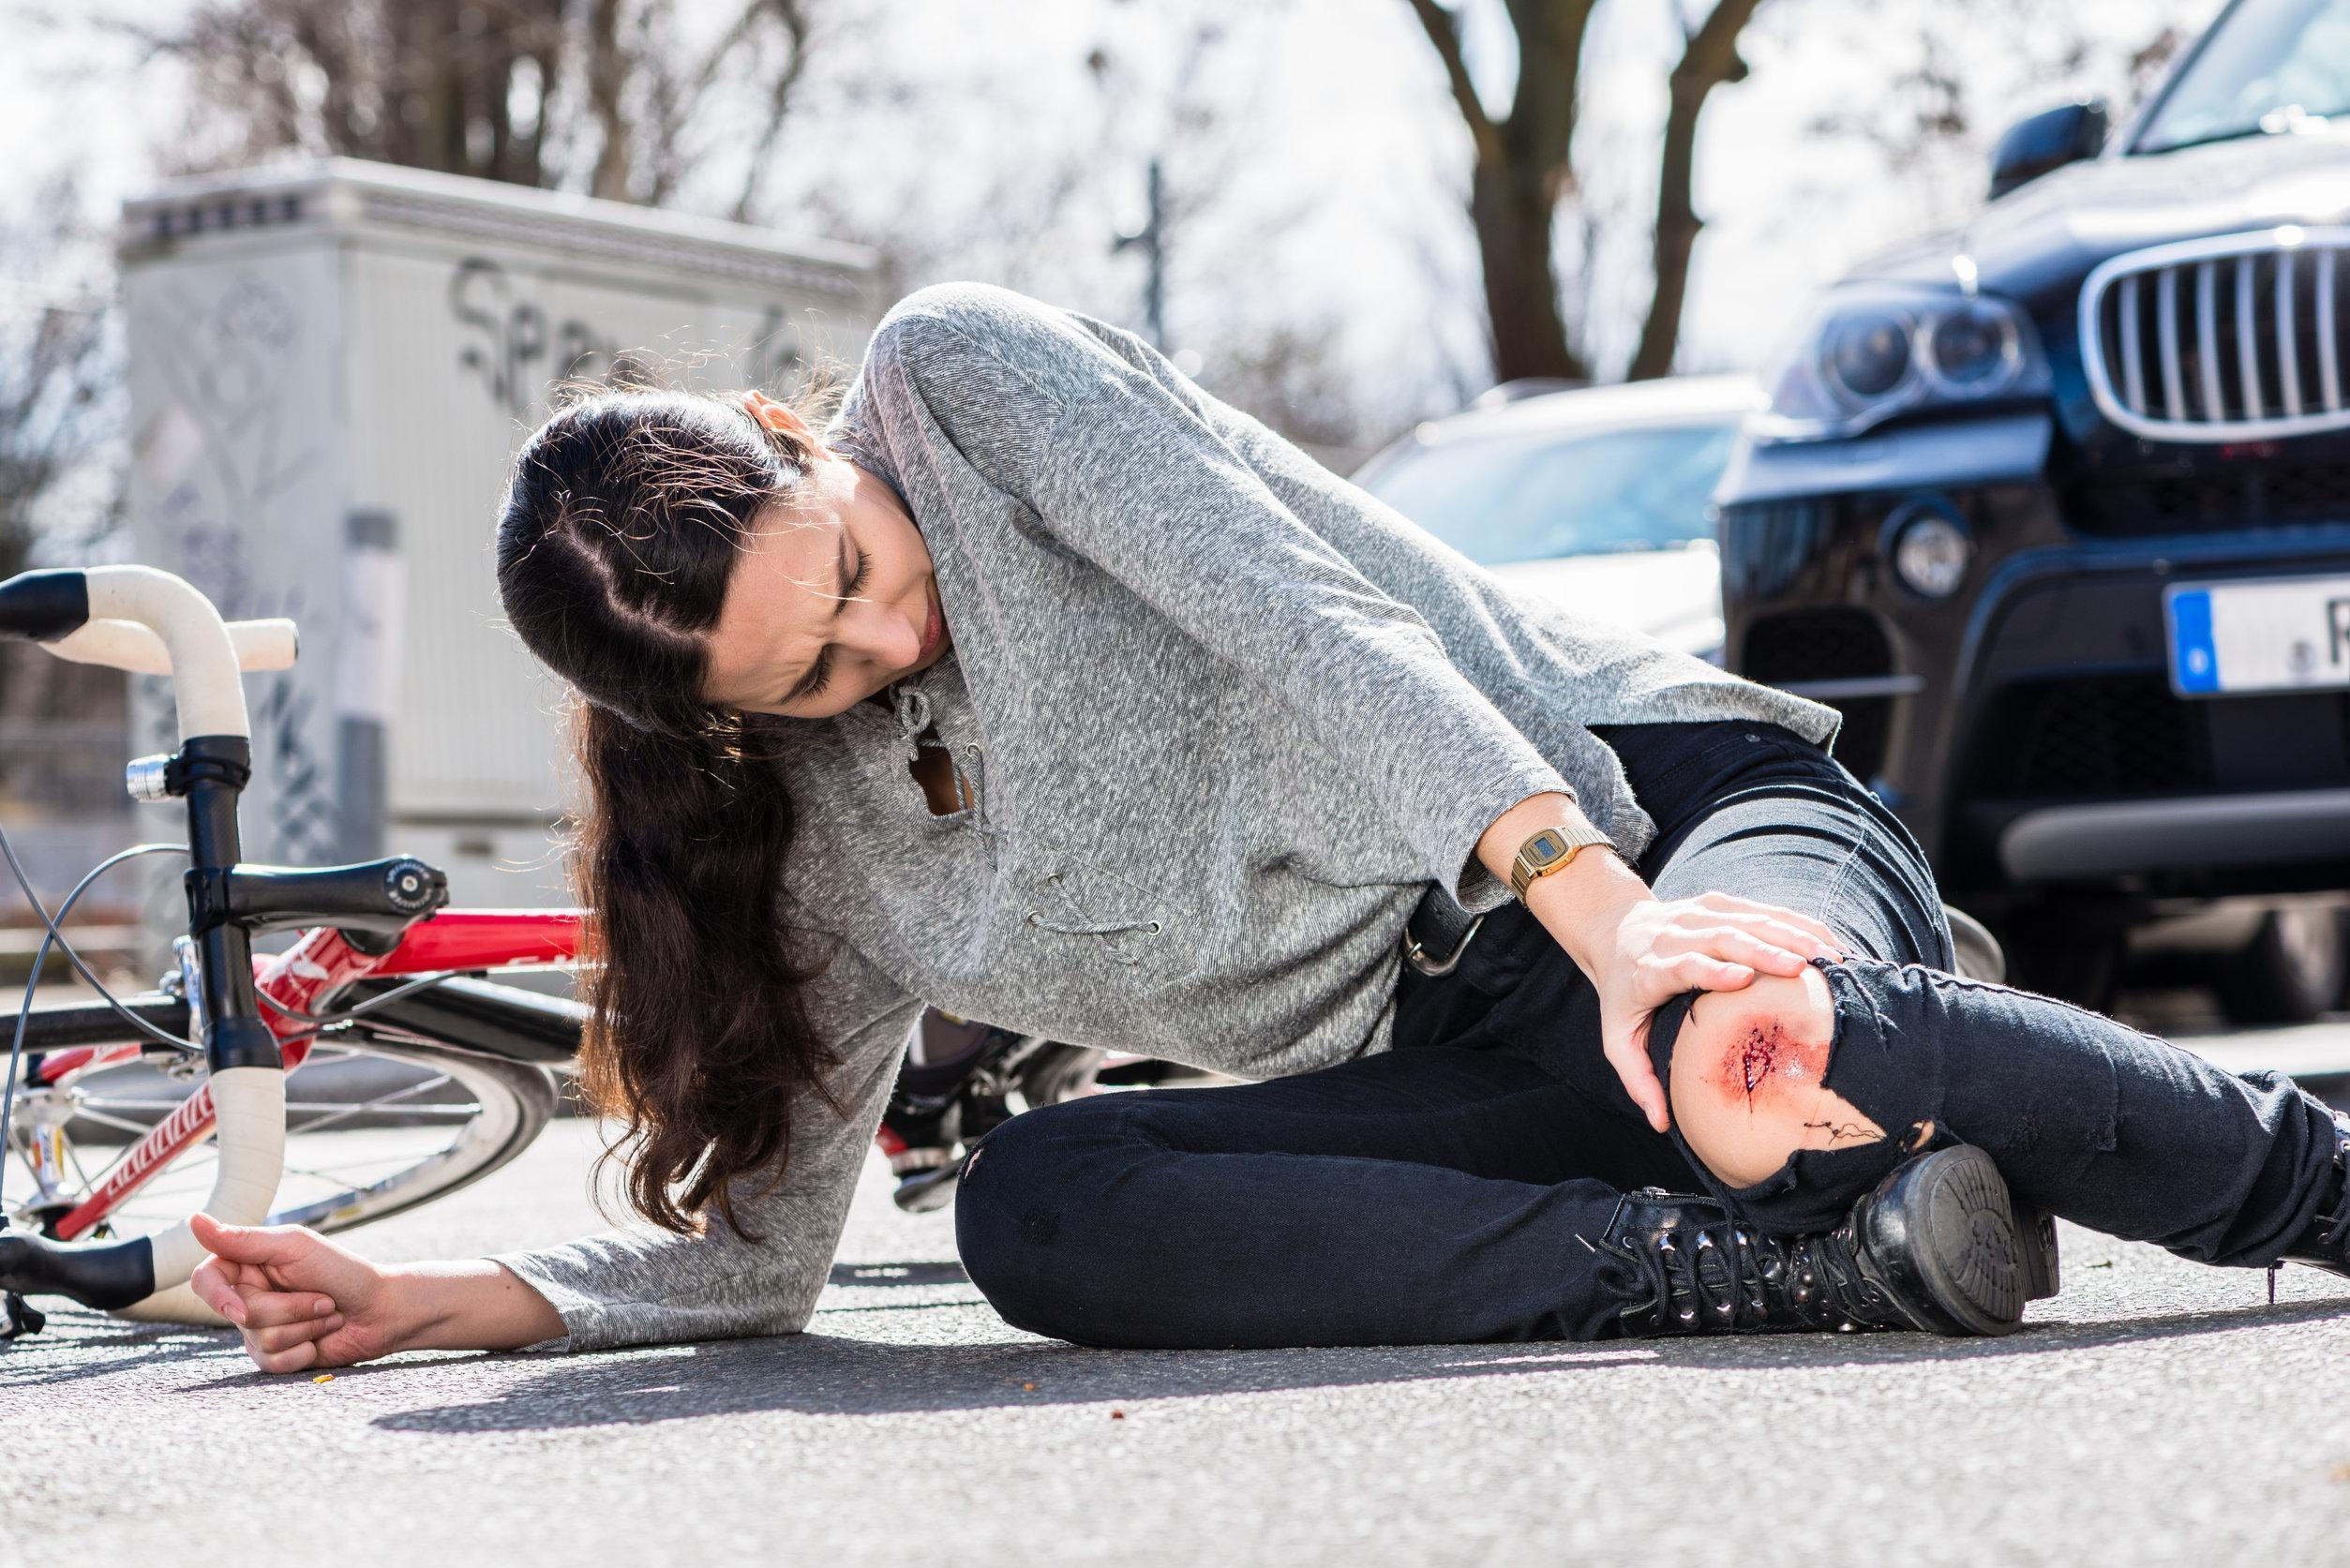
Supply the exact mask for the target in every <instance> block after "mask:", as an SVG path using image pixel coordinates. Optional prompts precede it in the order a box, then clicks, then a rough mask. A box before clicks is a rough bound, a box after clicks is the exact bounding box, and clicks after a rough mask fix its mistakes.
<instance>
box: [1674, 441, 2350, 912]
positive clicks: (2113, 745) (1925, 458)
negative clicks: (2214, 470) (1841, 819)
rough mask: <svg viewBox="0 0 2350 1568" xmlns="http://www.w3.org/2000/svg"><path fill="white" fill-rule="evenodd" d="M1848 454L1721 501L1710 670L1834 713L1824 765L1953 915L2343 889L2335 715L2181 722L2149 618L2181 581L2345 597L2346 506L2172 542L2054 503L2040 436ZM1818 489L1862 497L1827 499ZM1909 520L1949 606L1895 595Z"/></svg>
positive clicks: (1735, 480) (2303, 700)
mask: <svg viewBox="0 0 2350 1568" xmlns="http://www.w3.org/2000/svg"><path fill="white" fill-rule="evenodd" d="M1856 444H1857V443H1856ZM1869 444H1870V445H1871V446H1872V448H1873V450H1872V451H1871V452H1870V453H1868V454H1866V455H1864V457H1865V460H1864V461H1862V462H1857V463H1856V462H1853V461H1850V460H1849V459H1847V458H1839V457H1837V456H1836V455H1833V454H1826V453H1821V452H1819V451H1811V452H1801V453H1797V454H1793V455H1789V454H1786V453H1768V452H1766V453H1764V454H1762V455H1761V457H1760V458H1759V460H1756V461H1748V462H1745V463H1743V464H1738V465H1733V468H1732V470H1731V471H1730V473H1729V475H1728V476H1726V478H1725V482H1724V486H1723V489H1722V491H1721V492H1720V494H1719V500H1720V501H1721V503H1722V546H1723V581H1724V619H1725V622H1726V627H1727V637H1728V647H1729V658H1730V661H1731V667H1732V668H1734V669H1738V670H1739V671H1740V672H1741V673H1744V674H1747V675H1749V676H1752V677H1754V678H1755V679H1763V680H1768V681H1770V682H1771V683H1773V684H1775V685H1782V686H1786V687H1789V688H1790V689H1793V690H1796V691H1799V692H1804V693H1805V694H1809V695H1812V696H1814V697H1816V698H1818V699H1819V700H1822V701H1826V702H1830V703H1832V704H1833V705H1834V706H1836V707H1838V708H1840V709H1843V710H1844V712H1845V714H1846V727H1845V734H1844V735H1843V737H1841V738H1840V739H1839V741H1838V745H1837V751H1838V754H1839V755H1841V756H1842V757H1843V758H1844V760H1845V762H1846V763H1847V765H1848V766H1849V767H1850V768H1852V769H1853V771H1854V772H1856V773H1858V774H1860V775H1861V776H1862V777H1863V778H1864V779H1866V780H1867V781H1869V782H1870V784H1872V785H1873V787H1875V788H1876V789H1877V790H1878V792H1879V794H1880V795H1882V796H1883V797H1884V798H1885V799H1886V800H1887V801H1888V803H1889V804H1891V805H1892V806H1893V808H1894V809H1895V810H1896V811H1897V812H1898V813H1899V814H1901V815H1902V817H1903V818H1904V819H1905V820H1906V821H1907V822H1908V826H1909V827H1910V828H1911V829H1912V830H1913V831H1915V832H1916V833H1917V834H1918V836H1919V839H1920V841H1921V842H1922V843H1923V844H1925V845H1926V847H1927V849H1928V852H1929V853H1930V854H1931V856H1932V857H1933V859H1934V860H1935V863H1936V868H1937V871H1938V874H1939V876H1940V878H1941V880H1942V882H1943V884H1944V886H1945V887H1946V888H1947V889H1950V890H1951V892H1952V893H1953V896H1954V897H1957V898H1960V899H1962V900H1968V901H1972V902H1974V903H1981V904H1987V905H1995V904H1996V903H1998V901H1999V900H2000V899H2001V898H2002V897H2006V896H2022V897H2031V896H2037V895H2038V894H2040V893H2042V892H2043V891H2045V890H2046V889H2052V888H2058V887H2069V888H2082V887H2100V888H2104V889H2114V890H2125V891H2132V892H2138V893H2144V894H2149V895H2157V896H2163V895H2180V896H2190V897H2208V896H2217V895H2223V894H2230V893H2264V892H2290V891H2299V890H2305V889H2316V888H2325V887H2340V886H2343V885H2345V883H2350V694H2344V693H2342V692H2334V691H2322V692H2320V691H2313V692H2302V693H2292V694H2278V695H2260V696H2232V697H2218V698H2208V699H2189V698H2182V697H2179V696H2178V695H2177V694H2175V693H2174V692H2173V691H2172V689H2171V685H2170V680H2169V676H2168V649H2167V641H2166V633H2165V629H2164V624H2163V590H2164V589H2165V588H2166V587H2169V586H2171V585H2173V584H2177V583H2180V582H2207V581H2208V582H2224V581H2227V580H2229V579H2231V578H2238V577H2264V576H2277V575H2303V574H2309V575H2322V574H2335V573H2338V574H2343V575H2350V485H2345V486H2343V487H2342V490H2341V493H2340V495H2339V498H2338V499H2339V505H2338V507H2335V508H2334V510H2333V511H2332V513H2331V514H2330V515H2329V514H2328V507H2329V506H2333V501H2332V500H2328V499H2327V498H2324V497H2322V496H2321V497H2320V498H2319V499H2318V501H2317V503H2316V504H2315V506H2314V508H2313V505H2312V502H2311V498H2310V497H2308V496H2303V497H2302V498H2301V499H2300V502H2299V511H2298V514H2297V515H2295V517H2294V520H2293V521H2292V522H2291V523H2290V525H2289V526H2264V525H2261V524H2260V522H2259V519H2257V518H2245V519H2237V520H2230V519H2227V518H2225V517H2223V516H2222V517H2217V518H2215V517H2214V516H2212V515H2192V516H2188V517H2186V518H2185V519H2184V526H2177V525H2178V524H2179V522H2180V519H2178V517H2177V516H2175V515H2157V514H2151V513H2148V512H2147V511H2146V509H2145V508H2144V507H2140V508H2139V509H2138V510H2137V511H2132V512H2128V513H2127V514H2126V515H2125V514H2124V513H2123V512H2121V511H2119V510H2118V503H2117V502H2116V501H2115V500H2114V497H2115V496H2116V495H2117V494H2118V491H2117V489H2116V488H2114V487H2112V486H2107V487H2105V488H2103V489H2100V490H2096V491H2095V492H2094V494H2093V496H2092V494H2091V492H2090V491H2089V489H2088V486H2086V485H2083V484H2082V483H2081V482H2080V481H2079V479H2078V477H2077V476H2074V477H2073V479H2072V480H2070V481H2068V480H2067V479H2065V478H2063V477H2054V478H2052V477H2051V474H2050V465H2049V461H2048V452H2049V445H2050V440H2049V430H2048V423H2047V421H2046V420H2045V418H2044V417H2043V416H2040V415H2019V416H2010V417H2008V418H2005V419H2001V420H1998V421H1983V422H1975V423H1972V424H1969V425H1961V426H1945V427H1943V428H1941V429H1939V430H1938V431H1934V432H1931V433H1928V436H1927V439H1923V440H1908V439H1904V438H1893V439H1891V440H1885V441H1877V442H1873V443H1869ZM1969 452H1971V453H1972V454H1973V455H1974V458H1975V460H1974V461H1973V462H1972V463H1971V465H1970V464H1968V462H1967V461H1966V460H1965V459H1966V455H1967V454H1968V453H1969ZM1838 470H1846V471H1859V472H1863V473H1864V474H1865V480H1864V483H1863V484H1862V485H1836V486H1831V485H1828V484H1827V483H1826V482H1827V481H1829V480H1831V479H1832V478H1833V476H1834V474H1835V473H1836V472H1837V471H1838ZM2240 471H2241V472H2242V473H2244V474H2247V475H2253V474H2257V473H2258V472H2259V471H2260V468H2259V466H2258V465H2256V464H2248V465H2247V466H2246V467H2245V468H2244V469H2243V470H2240ZM2133 504H2135V503H2134V502H2133ZM1921 505H1924V506H1930V507H1933V508H1936V509H1938V510H1941V511H1942V512H1944V513H1945V514H1946V515H1949V516H1952V517H1953V518H1956V519H1959V520H1961V521H1962V523H1963V526H1964V527H1965V528H1966V529H1967V530H1968V532H1969V534H1970V535H1971V537H1972V540H1973V543H1974V554H1973V557H1972V560H1971V561H1970V563H1969V565H1968V569H1967V572H1966V574H1965V576H1964V578H1963V580H1962V582H1961V583H1960V585H1959V588H1958V590H1956V591H1955V592H1954V593H1953V594H1951V595H1949V596H1948V597H1946V598H1942V599H1927V598H1924V597H1922V596H1921V595H1919V594H1917V593H1915V592H1913V591H1912V590H1909V589H1908V588H1907V587H1906V586H1904V585H1903V584H1902V582H1901V581H1900V580H1899V578H1898V576H1897V575H1896V574H1895V573H1894V571H1893V566H1892V560H1891V544H1892V542H1891V539H1890V538H1889V537H1888V524H1889V522H1892V521H1893V520H1894V519H1895V518H1896V515H1898V514H1901V513H1902V512H1903V509H1904V508H1915V507H1918V506H1921ZM2095 508H2103V510H2095ZM2222 510H2223V509H2222ZM2148 516H2152V517H2153V519H2154V525H2159V526H2153V525H2148V524H2147V523H2146V522H2145V520H2144V519H2145V518H2146V517H2148ZM2116 517H2124V519H2125V521H2128V522H2129V523H2130V525H2131V526H2130V527H2120V528H2118V527H2115V526H2114V519H2115V518H2116Z"/></svg>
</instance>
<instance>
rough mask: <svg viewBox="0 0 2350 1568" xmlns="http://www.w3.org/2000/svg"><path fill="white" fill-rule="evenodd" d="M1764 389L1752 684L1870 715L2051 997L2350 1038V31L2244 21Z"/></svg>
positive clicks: (2013, 158) (2037, 142)
mask: <svg viewBox="0 0 2350 1568" xmlns="http://www.w3.org/2000/svg"><path fill="white" fill-rule="evenodd" d="M1764 384H1765V388H1766V391H1767V392H1768V394H1769V397H1770V404H1769V407H1768V409H1767V410H1766V411H1762V412H1760V413H1759V414H1757V415H1756V416H1754V417H1753V418H1752V419H1751V420H1750V421H1749V422H1748V424H1747V426H1746V427H1745V430H1744V435H1743V437H1742V440H1741V442H1740V447H1739V450H1738V451H1737V452H1736V453H1735V454H1734V455H1733V457H1732V460H1731V463H1730V466H1729V470H1728V471H1727V472H1726V474H1725V475H1724V478H1723V482H1722V484H1721V486H1720V487H1719V488H1718V490H1717V491H1716V492H1715V500H1716V501H1717V502H1718V503H1719V506H1720V513H1721V517H1720V522H1721V546H1722V566H1723V596H1724V620H1725V623H1726V636H1727V657H1728V660H1729V664H1730V667H1732V668H1734V669H1736V670H1738V671H1740V672H1741V673H1743V674H1745V675H1748V676H1751V677H1753V678H1755V679H1760V680H1765V681H1770V682H1772V683H1774V684H1777V685H1781V686H1786V687H1789V688H1791V689H1794V690H1796V691H1800V692H1804V693H1806V694H1811V695H1814V696H1817V697H1819V699H1821V700H1823V701H1827V702H1830V703H1833V704H1834V705H1835V706H1836V707H1838V708H1840V709H1843V710H1844V712H1845V715H1846V723H1845V734H1844V739H1842V741H1841V742H1840V743H1839V747H1838V750H1839V753H1840V754H1841V755H1842V756H1843V758H1844V760H1845V761H1846V763H1847V764H1848V765H1849V767H1850V768H1851V769H1853V771H1854V772H1856V773H1858V774H1860V775H1861V777H1862V778H1864V780H1867V781H1869V782H1870V783H1871V784H1873V786H1874V787H1875V788H1876V789H1877V791H1878V792H1879V794H1880V795H1881V796H1883V797H1884V799H1886V800H1887V801H1888V802H1889V803H1891V804H1892V805H1893V807H1894V808H1895V809H1896V810H1897V811H1899V812H1900V814H1902V816H1903V817H1904V818H1905V819H1906V820H1907V821H1908V824H1909V826H1910V827H1911V828H1912V829H1914V830H1915V831H1916V832H1917V834H1918V836H1919V838H1920V839H1921V840H1922V842H1923V844H1925V845H1926V847H1927V849H1928V851H1929V852H1930V854H1931V855H1932V856H1933V859H1934V861H1935V864H1936V867H1937V869H1938V874H1939V875H1940V877H1941V879H1942V882H1943V885H1944V888H1945V890H1946V892H1947V894H1948V896H1949V897H1950V898H1951V899H1952V900H1953V902H1955V903H1961V904H1963V905H1965V906H1966V907H1968V909H1970V910H1973V911H1975V912H1977V913H1979V914H1981V915H1983V916H1984V917H1985V918H1987V919H1988V920H1989V921H1990V923H1992V924H1993V925H1994V927H1995V928H1997V929H1998V930H1999V932H2000V934H2001V935H2002V936H2003V937H2004V938H2005V939H2006V942H2007V946H2008V952H2009V956H2010V959H2011V962H2012V963H2013V966H2014V970H2015V973H2016V974H2017V976H2018V978H2020V979H2021V981H2022V982H2023V983H2025V984H2028V985H2032V986H2034V987H2035V988H2036V989H2041V990H2046V991H2052V992H2056V993H2059V994H2069V995H2072V996H2074V997H2076V998H2079V999H2082V1000H2087V1001H2089V1002H2092V1003H2099V1004H2102V1003H2103V1002H2105V1001H2106V1000H2108V999H2109V997H2110V994H2111V991H2112V987H2113V984H2114V980H2115V977H2116V975H2117V973H2118V968H2119V965H2120V963H2121V962H2122V960H2123V959H2124V957H2125V954H2126V953H2127V952H2128V951H2130V950H2131V948H2132V947H2133V944H2134V947H2135V948H2136V950H2138V951H2139V952H2141V953H2144V952H2146V951H2148V950H2150V949H2154V948H2161V947H2163V945H2164V944H2165V943H2167V944H2168V945H2169V947H2170V948H2171V949H2172V950H2173V951H2175V952H2179V953H2183V954H2186V955H2188V956H2187V962H2190V963H2193V964H2197V965H2200V966H2202V968H2203V970H2204V972H2205V973H2207V974H2208V978H2212V979H2214V980H2216V981H2217V982H2218V984H2219V986H2220V991H2221V995H2222V997H2223V1001H2224V1002H2225V1004H2226V1006H2227V1008H2228V1010H2229V1011H2230V1012H2231V1013H2233V1014H2234V1015H2235V1016H2236V1017H2238V1019H2241V1020H2246V1021H2251V1020H2265V1019H2288V1018H2298V1017H2306V1016H2310V1015H2312V1014H2313V1013H2314V1012H2316V1011H2318V1010H2321V1009H2323V1008H2328V1007H2331V1006H2333V1005H2336V1003H2337V1002H2338V1001H2339V1000H2340V997H2341V993H2342V990H2343V984H2344V970H2345V963H2346V962H2350V944H2345V941H2344V922H2343V918H2342V915H2341V907H2342V904H2343V899H2342V896H2341V894H2340V893H2339V891H2338V890H2339V889H2350V0H2235V3H2234V4H2232V5H2230V6H2229V7H2227V8H2226V10H2225V11H2224V12H2223V14H2222V15H2221V16H2220V18H2219V20H2218V21H2217V22H2214V23H2213V25H2212V27H2211V28H2210V30H2209V31H2208V33H2207V34H2206V35H2205V36H2204V37H2203V38H2202V39H2201V40H2200V41H2199V42H2198V43H2197V44H2196V45H2195V47H2194V48H2193V50H2192V51H2191V52H2188V53H2187V54H2186V55H2185V56H2184V57H2183V58H2182V59H2181V60H2180V61H2179V62H2178V65H2177V66H2176V67H2174V68H2173V70H2172V71H2171V73H2170V75H2169V77H2168V79H2167V80H2166V81H2165V82H2164V83H2163V86H2162V88H2161V89H2160V90H2159V91H2158V92H2157V93H2156V94H2155V96H2154V97H2152V99H2151V100H2150V101H2149V102H2148V104H2147V105H2146V107H2145V108H2144V110H2143V111H2142V112H2140V113H2139V114H2138V115H2137V116H2136V117H2135V118H2134V120H2133V121H2132V122H2131V123H2130V124H2129V125H2127V126H2126V127H2122V128H2120V129H2119V130H2118V131H2113V130H2110V129H2109V127H2108V126H2107V123H2106V116H2105V112H2104V109H2103V106H2102V105H2100V104H2095V103H2088V104H2073V105H2068V106H2066V107H2064V108H2061V109H2058V110H2055V111H2052V112H2048V113H2045V114H2042V115H2039V116H2037V117H2035V118H2033V119H2030V120H2027V121H2025V122H2024V123H2023V124H2021V125H2019V126H2017V127H2014V128H2013V130H2011V131H2010V132H2009V133H2008V135H2007V137H2006V138H2005V139H2004V140H2003V141H2002V142H2001V143H2000V145H1999V148H1998V154H1997V156H1996V157H1995V159H1994V170H1993V178H1992V200H1991V202H1989V203H1988V204H1987V205H1986V206H1985V207H1984V208H1983V210H1982V211H1981V213H1980V214H1979V215H1977V217H1975V218H1974V219H1973V220H1972V221H1971V222H1969V223H1968V224H1967V225H1966V227H1965V228H1964V229H1962V230H1961V231H1957V232H1955V233H1949V234H1943V235H1938V236H1936V237H1934V238H1931V239H1928V240H1925V241H1922V242H1919V243H1917V244H1914V245H1910V246H1905V247H1903V248H1901V249H1898V250H1896V251H1893V252H1892V253H1889V254H1886V255H1884V256H1881V257H1879V258H1878V259H1876V260H1875V261H1871V262H1869V263H1867V264H1865V265H1864V266H1862V267H1860V268H1858V269H1856V270H1855V271H1854V272H1853V273H1852V274H1851V275H1850V276H1848V277H1846V278H1845V279H1843V280H1842V281H1841V282H1839V283H1837V284H1836V285H1834V287H1833V288H1831V289H1829V290H1828V291H1826V292H1825V294H1824V295H1823V296H1822V297H1821V299H1820V300H1819V302H1818V305H1817V307H1816V308H1815V309H1814V310H1813V312H1812V314H1811V315H1810V317H1809V319H1808V320H1807V321H1806V322H1805V324H1804V327H1803V329H1802V331H1801V332H1800V333H1799V334H1798V335H1797V336H1796V338H1795V339H1794V341H1793V342H1792V343H1791V345H1790V346H1789V349H1788V350H1787V351H1786V352H1785V353H1784V354H1783V356H1782V357H1781V359H1780V361H1779V363H1777V364H1776V365H1775V366H1774V367H1773V369H1772V370H1771V372H1770V373H1769V374H1767V375H1766V376H1765V378H1764ZM2173 968H2174V972H2176V971H2177V968H2178V966H2177V965H2174V966H2173Z"/></svg>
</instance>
